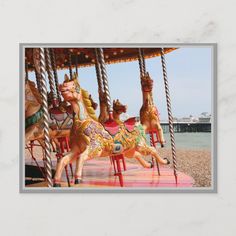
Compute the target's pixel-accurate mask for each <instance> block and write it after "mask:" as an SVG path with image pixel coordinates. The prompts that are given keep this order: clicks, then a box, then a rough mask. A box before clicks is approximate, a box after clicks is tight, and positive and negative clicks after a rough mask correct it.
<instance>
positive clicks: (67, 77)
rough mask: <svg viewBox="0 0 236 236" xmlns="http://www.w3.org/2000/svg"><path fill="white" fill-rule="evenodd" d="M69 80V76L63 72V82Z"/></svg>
mask: <svg viewBox="0 0 236 236" xmlns="http://www.w3.org/2000/svg"><path fill="white" fill-rule="evenodd" d="M69 81H70V79H69V76H68V75H67V74H65V77H64V82H69Z"/></svg>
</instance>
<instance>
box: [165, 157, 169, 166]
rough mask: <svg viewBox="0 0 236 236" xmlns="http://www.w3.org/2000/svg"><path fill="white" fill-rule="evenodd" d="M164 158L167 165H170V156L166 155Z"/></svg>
mask: <svg viewBox="0 0 236 236" xmlns="http://www.w3.org/2000/svg"><path fill="white" fill-rule="evenodd" d="M164 160H166V165H169V164H170V161H169V159H168V158H166V157H165V158H164Z"/></svg>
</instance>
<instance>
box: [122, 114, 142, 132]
mask: <svg viewBox="0 0 236 236" xmlns="http://www.w3.org/2000/svg"><path fill="white" fill-rule="evenodd" d="M138 121H139V119H138V118H137V117H131V118H129V119H128V120H126V121H125V122H124V125H125V128H126V129H127V130H128V131H129V132H132V131H133V130H134V126H135V123H136V122H138Z"/></svg>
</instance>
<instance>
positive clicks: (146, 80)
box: [140, 73, 165, 147]
mask: <svg viewBox="0 0 236 236" xmlns="http://www.w3.org/2000/svg"><path fill="white" fill-rule="evenodd" d="M141 86H142V93H143V105H142V107H141V109H140V121H141V124H143V125H145V126H146V132H147V133H150V132H153V131H154V132H155V131H156V132H157V134H158V138H159V142H160V143H161V146H162V147H163V146H164V143H165V139H164V135H163V130H162V128H161V125H160V119H159V114H158V110H157V108H156V106H155V105H154V102H153V97H152V89H153V80H152V79H151V78H150V76H149V74H148V73H146V74H145V75H144V76H143V77H141Z"/></svg>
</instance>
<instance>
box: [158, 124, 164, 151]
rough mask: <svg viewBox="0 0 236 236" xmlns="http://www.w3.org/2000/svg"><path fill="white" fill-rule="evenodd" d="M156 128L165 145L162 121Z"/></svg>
mask: <svg viewBox="0 0 236 236" xmlns="http://www.w3.org/2000/svg"><path fill="white" fill-rule="evenodd" d="M156 129H157V132H158V136H159V139H160V143H161V147H164V143H165V139H164V135H163V130H162V128H161V125H160V123H157V124H156Z"/></svg>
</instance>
